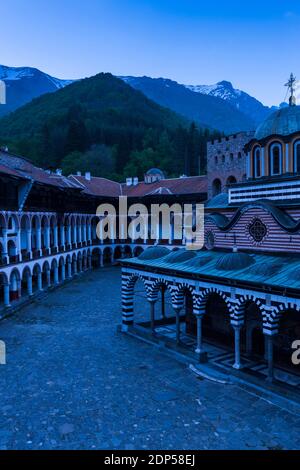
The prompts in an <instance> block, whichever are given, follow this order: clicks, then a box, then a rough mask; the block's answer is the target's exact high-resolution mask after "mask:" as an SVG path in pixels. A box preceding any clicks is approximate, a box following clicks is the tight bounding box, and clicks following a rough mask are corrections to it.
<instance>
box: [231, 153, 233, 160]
mask: <svg viewBox="0 0 300 470" xmlns="http://www.w3.org/2000/svg"><path fill="white" fill-rule="evenodd" d="M230 161H231V162H233V153H231V154H230Z"/></svg>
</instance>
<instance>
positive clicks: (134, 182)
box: [133, 176, 139, 186]
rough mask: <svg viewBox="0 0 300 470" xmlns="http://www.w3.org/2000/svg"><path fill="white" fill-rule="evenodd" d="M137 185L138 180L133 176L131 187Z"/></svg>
mask: <svg viewBox="0 0 300 470" xmlns="http://www.w3.org/2000/svg"><path fill="white" fill-rule="evenodd" d="M137 184H139V179H138V177H137V176H135V177H134V178H133V186H136V185H137Z"/></svg>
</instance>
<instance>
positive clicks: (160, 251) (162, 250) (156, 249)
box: [138, 246, 170, 260]
mask: <svg viewBox="0 0 300 470" xmlns="http://www.w3.org/2000/svg"><path fill="white" fill-rule="evenodd" d="M168 253H170V250H168V248H166V247H165V246H150V247H149V248H147V249H146V250H145V251H144V252H143V253H141V254H140V256H138V259H144V260H151V259H158V258H162V257H163V256H166V255H167V254H168Z"/></svg>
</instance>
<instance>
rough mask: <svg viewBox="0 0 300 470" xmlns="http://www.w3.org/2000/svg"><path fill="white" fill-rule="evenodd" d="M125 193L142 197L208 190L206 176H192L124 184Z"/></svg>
mask: <svg viewBox="0 0 300 470" xmlns="http://www.w3.org/2000/svg"><path fill="white" fill-rule="evenodd" d="M122 188H123V194H124V195H126V196H129V197H141V196H147V195H154V194H194V193H206V192H207V177H206V176H190V177H182V178H172V179H164V180H160V181H156V182H155V183H144V182H141V183H138V184H137V185H136V186H126V184H122Z"/></svg>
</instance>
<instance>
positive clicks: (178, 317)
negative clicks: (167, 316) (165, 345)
mask: <svg viewBox="0 0 300 470" xmlns="http://www.w3.org/2000/svg"><path fill="white" fill-rule="evenodd" d="M180 310H181V309H180V308H175V315H176V343H177V344H179V343H180Z"/></svg>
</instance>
